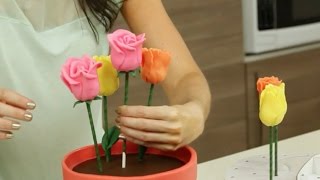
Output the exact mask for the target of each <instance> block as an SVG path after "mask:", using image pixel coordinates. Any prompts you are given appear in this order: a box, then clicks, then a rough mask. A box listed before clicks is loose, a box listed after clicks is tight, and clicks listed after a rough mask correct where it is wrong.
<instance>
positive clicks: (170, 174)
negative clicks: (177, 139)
mask: <svg viewBox="0 0 320 180" xmlns="http://www.w3.org/2000/svg"><path fill="white" fill-rule="evenodd" d="M100 152H101V154H103V150H102V148H101V146H100ZM137 152H138V146H137V145H135V144H133V143H130V142H127V154H136V153H137ZM121 153H122V142H120V141H118V142H117V143H116V144H115V145H114V146H113V148H112V150H111V154H112V155H117V154H121ZM147 154H153V155H161V156H168V157H172V158H175V159H178V160H180V161H182V162H183V163H184V165H183V166H181V167H178V168H176V169H173V170H169V171H165V172H161V173H156V174H152V175H145V176H132V177H121V176H108V175H93V174H82V173H78V172H75V171H73V168H74V167H75V166H77V165H79V164H81V163H83V162H85V161H87V160H90V159H93V158H95V151H94V148H93V146H92V145H91V146H86V147H83V148H80V149H78V150H75V151H73V152H71V153H69V154H67V155H66V156H65V157H64V159H63V162H62V170H63V179H64V180H177V179H181V180H196V178H197V154H196V152H195V150H194V149H192V148H191V147H188V146H187V147H183V148H180V149H178V150H177V151H174V152H169V151H168V152H167V151H166V152H164V151H160V150H157V149H153V148H148V151H147ZM127 168H130V167H127Z"/></svg>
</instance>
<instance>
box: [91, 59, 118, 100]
mask: <svg viewBox="0 0 320 180" xmlns="http://www.w3.org/2000/svg"><path fill="white" fill-rule="evenodd" d="M93 59H94V60H96V61H97V62H99V63H101V64H102V66H101V67H100V68H99V69H98V70H97V71H98V78H99V84H100V91H99V95H102V96H110V95H112V94H113V93H114V92H115V91H116V90H117V89H118V88H119V78H118V72H117V70H116V69H115V68H114V67H113V66H112V63H111V58H110V56H94V57H93Z"/></svg>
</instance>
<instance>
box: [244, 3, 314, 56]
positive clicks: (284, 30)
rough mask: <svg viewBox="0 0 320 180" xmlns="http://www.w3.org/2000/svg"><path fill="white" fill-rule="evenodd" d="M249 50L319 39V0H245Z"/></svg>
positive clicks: (290, 45)
mask: <svg viewBox="0 0 320 180" xmlns="http://www.w3.org/2000/svg"><path fill="white" fill-rule="evenodd" d="M242 10H243V11H242V12H243V32H244V46H245V52H246V53H247V54H257V53H263V52H267V51H273V50H278V49H283V48H287V47H292V46H298V45H302V44H307V43H313V42H316V41H320V0H242Z"/></svg>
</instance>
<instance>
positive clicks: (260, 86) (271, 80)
mask: <svg viewBox="0 0 320 180" xmlns="http://www.w3.org/2000/svg"><path fill="white" fill-rule="evenodd" d="M281 83H282V81H281V80H279V78H278V77H274V76H271V77H264V78H259V79H258V81H257V90H258V92H259V93H260V94H261V92H262V91H263V90H264V88H265V87H266V85H268V84H273V85H275V86H279V85H280V84H281Z"/></svg>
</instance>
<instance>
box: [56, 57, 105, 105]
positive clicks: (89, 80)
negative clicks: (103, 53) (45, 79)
mask: <svg viewBox="0 0 320 180" xmlns="http://www.w3.org/2000/svg"><path fill="white" fill-rule="evenodd" d="M100 66H101V63H98V62H95V61H94V60H93V59H92V58H90V57H89V56H86V55H85V56H83V57H82V58H75V57H71V58H69V59H67V61H66V62H65V64H64V65H63V66H62V70H61V74H60V77H61V79H62V80H63V82H64V84H65V85H66V86H67V87H68V88H69V90H70V91H71V92H72V94H73V95H74V97H75V98H76V99H78V100H80V101H87V100H92V99H94V98H95V97H96V96H97V95H98V94H99V80H98V75H97V68H99V67H100Z"/></svg>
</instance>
